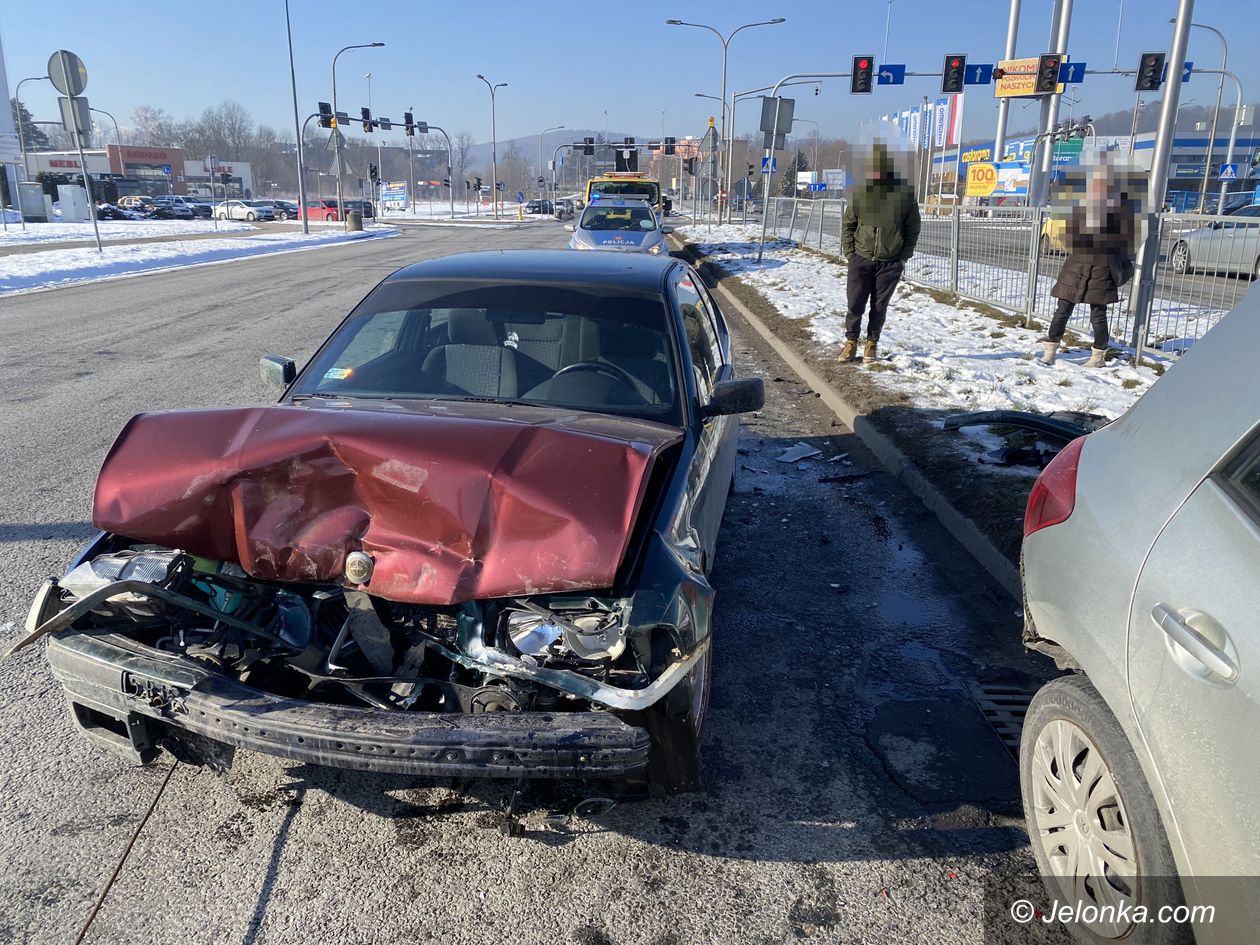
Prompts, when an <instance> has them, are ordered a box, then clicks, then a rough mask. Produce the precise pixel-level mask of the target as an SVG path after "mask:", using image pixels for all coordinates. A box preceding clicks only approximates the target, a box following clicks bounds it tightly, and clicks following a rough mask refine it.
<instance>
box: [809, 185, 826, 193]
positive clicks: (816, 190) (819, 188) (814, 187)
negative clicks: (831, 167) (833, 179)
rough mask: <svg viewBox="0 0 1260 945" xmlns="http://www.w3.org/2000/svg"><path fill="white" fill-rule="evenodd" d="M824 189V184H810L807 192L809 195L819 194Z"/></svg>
mask: <svg viewBox="0 0 1260 945" xmlns="http://www.w3.org/2000/svg"><path fill="white" fill-rule="evenodd" d="M826 189H827V185H826V184H810V185H809V191H810V193H813V194H817V193H821V192H822V191H824V190H826Z"/></svg>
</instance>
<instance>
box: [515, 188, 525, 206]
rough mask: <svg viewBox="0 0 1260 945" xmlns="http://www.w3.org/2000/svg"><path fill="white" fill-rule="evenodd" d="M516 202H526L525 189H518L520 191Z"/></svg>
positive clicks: (517, 193)
mask: <svg viewBox="0 0 1260 945" xmlns="http://www.w3.org/2000/svg"><path fill="white" fill-rule="evenodd" d="M516 202H517V203H524V202H525V191H523V190H518V191H517V192H516Z"/></svg>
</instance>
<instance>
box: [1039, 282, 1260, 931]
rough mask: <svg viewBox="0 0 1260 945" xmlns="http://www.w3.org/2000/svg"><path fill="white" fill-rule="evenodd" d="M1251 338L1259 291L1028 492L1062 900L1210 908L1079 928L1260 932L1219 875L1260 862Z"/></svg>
mask: <svg viewBox="0 0 1260 945" xmlns="http://www.w3.org/2000/svg"><path fill="white" fill-rule="evenodd" d="M1257 346H1260V294H1257V293H1256V292H1255V291H1252V292H1250V293H1249V294H1248V295H1246V296H1245V297H1244V298H1243V300H1242V302H1241V303H1240V304H1239V306H1238V307H1237V309H1235V310H1234V311H1233V312H1232V313H1231V314H1229V315H1226V316H1225V317H1224V318H1223V319H1222V320H1221V321H1220V322H1219V323H1218V324H1217V325H1216V326H1215V327H1213V328H1212V330H1211V331H1210V332H1208V333H1207V334H1206V335H1205V336H1204V337H1203V338H1201V339H1199V340H1198V341H1196V342H1195V343H1194V346H1193V347H1192V348H1190V350H1189V352H1188V353H1187V354H1185V355H1184V356H1183V357H1182V358H1181V359H1180V360H1179V361H1178V362H1177V363H1176V364H1175V365H1173V367H1172V368H1171V369H1170V370H1169V371H1168V372H1167V373H1166V374H1165V375H1164V376H1163V377H1161V378H1160V379H1159V381H1158V382H1156V383H1155V385H1154V386H1152V387H1151V389H1150V390H1149V391H1148V392H1147V393H1145V394H1143V395H1142V397H1141V399H1140V400H1138V401H1137V402H1136V404H1134V406H1132V407H1131V408H1129V410H1128V412H1127V413H1125V414H1124V415H1123V416H1121V417H1120V418H1119V419H1118V420H1116V421H1115V422H1113V423H1111V424H1109V425H1107V426H1104V427H1103V428H1102V429H1100V430H1098V431H1097V432H1095V433H1092V434H1090V435H1089V436H1087V437H1082V438H1081V439H1078V440H1075V441H1073V442H1072V443H1071V444H1069V445H1068V446H1067V448H1066V449H1064V450H1063V451H1062V452H1061V453H1059V454H1058V456H1057V457H1056V458H1055V459H1054V460H1053V461H1051V463H1050V465H1049V466H1047V467H1046V469H1045V470H1044V471H1043V472H1042V473H1041V476H1040V477H1039V478H1038V480H1037V482H1036V484H1035V485H1034V487H1033V490H1032V494H1031V496H1030V497H1029V500H1028V509H1027V513H1026V516H1025V519H1024V545H1023V567H1022V572H1023V584H1024V610H1025V627H1024V641H1025V643H1026V644H1027V645H1028V646H1029V647H1031V648H1033V649H1036V650H1038V651H1041V652H1043V653H1046V654H1047V655H1050V656H1052V657H1054V659H1055V661H1056V662H1057V663H1058V664H1059V666H1060V667H1063V668H1067V669H1071V670H1073V671H1074V672H1073V674H1071V675H1067V676H1063V677H1060V678H1058V679H1055V680H1054V681H1052V682H1050V683H1049V684H1047V685H1046V686H1044V687H1043V688H1042V689H1041V691H1040V692H1038V693H1037V695H1036V697H1035V698H1034V699H1033V700H1032V704H1031V706H1030V707H1029V709H1028V713H1027V716H1026V718H1025V720H1024V725H1023V736H1022V744H1021V748H1020V780H1021V783H1022V789H1023V802H1024V812H1025V815H1026V818H1027V826H1028V834H1029V840H1030V841H1031V843H1032V848H1033V853H1034V855H1035V857H1036V860H1037V866H1038V867H1039V869H1040V872H1041V873H1042V875H1043V876H1044V877H1046V878H1047V886H1048V888H1049V891H1050V893H1051V895H1053V896H1056V897H1057V898H1058V899H1059V900H1060V901H1064V902H1071V903H1073V904H1075V903H1077V901H1078V900H1082V899H1083V900H1084V904H1085V905H1086V906H1095V905H1103V904H1112V905H1114V904H1118V903H1128V904H1129V905H1130V906H1131V907H1132V906H1137V905H1145V906H1147V907H1148V909H1149V910H1150V914H1151V915H1154V914H1155V907H1156V906H1157V905H1158V904H1159V903H1160V902H1161V901H1163V900H1165V899H1167V900H1170V901H1173V902H1176V901H1178V900H1180V898H1181V897H1182V896H1183V895H1184V898H1185V900H1186V902H1188V903H1189V904H1191V905H1192V906H1193V905H1196V904H1210V905H1213V906H1214V907H1215V917H1214V920H1213V921H1212V922H1211V923H1210V924H1209V923H1205V924H1202V925H1199V926H1196V927H1195V929H1194V932H1193V935H1192V934H1191V933H1190V932H1189V931H1188V930H1174V929H1172V928H1171V927H1169V926H1159V925H1155V924H1150V925H1146V926H1143V925H1141V924H1140V923H1133V922H1131V911H1132V910H1131V909H1130V919H1127V920H1125V922H1123V923H1116V924H1112V925H1110V926H1100V927H1092V926H1091V927H1090V932H1091V933H1092V936H1093V937H1090V936H1082V941H1085V940H1088V941H1089V942H1091V943H1100V942H1103V941H1113V940H1115V941H1123V942H1126V943H1134V945H1143V943H1152V942H1159V943H1181V942H1190V941H1191V940H1194V941H1196V942H1198V945H1227V943H1238V942H1246V941H1254V938H1255V926H1254V915H1255V902H1254V890H1255V885H1254V880H1250V881H1249V882H1250V886H1247V885H1245V884H1241V885H1240V884H1236V885H1233V886H1231V885H1228V884H1226V883H1224V882H1222V881H1221V880H1220V879H1219V877H1255V876H1260V821H1257V819H1256V817H1255V802H1254V790H1255V785H1257V784H1260V754H1257V752H1256V751H1254V742H1255V733H1256V732H1257V731H1258V730H1260V609H1258V608H1257V606H1256V588H1257V575H1258V574H1260V400H1257V398H1256V397H1255V396H1254V392H1255V390H1256V375H1255V365H1254V363H1253V361H1252V359H1251V357H1250V356H1249V353H1250V352H1253V351H1255V350H1256V349H1257ZM1248 391H1250V392H1252V394H1251V395H1248V394H1247V393H1246V392H1248ZM1170 444H1172V446H1171V448H1170ZM1248 889H1250V890H1251V892H1250V893H1248V892H1247V890H1248ZM1240 900H1241V901H1240ZM1046 911H1050V910H1046ZM1112 914H1113V915H1115V912H1114V910H1113V912H1112Z"/></svg>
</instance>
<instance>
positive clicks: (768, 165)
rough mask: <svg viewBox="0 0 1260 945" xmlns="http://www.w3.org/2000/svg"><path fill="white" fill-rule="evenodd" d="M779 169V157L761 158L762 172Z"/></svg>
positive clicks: (770, 172) (771, 171) (766, 172)
mask: <svg viewBox="0 0 1260 945" xmlns="http://www.w3.org/2000/svg"><path fill="white" fill-rule="evenodd" d="M778 169H779V159H778V158H773V159H771V158H768V157H763V158H762V159H761V173H763V174H772V173H774V172H776V171H778Z"/></svg>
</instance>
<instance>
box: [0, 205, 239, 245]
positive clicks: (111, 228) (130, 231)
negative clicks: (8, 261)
mask: <svg viewBox="0 0 1260 945" xmlns="http://www.w3.org/2000/svg"><path fill="white" fill-rule="evenodd" d="M12 222H14V223H17V222H19V221H18V219H17V212H16V211H13V221H12ZM97 222H98V223H99V224H100V227H101V240H102V241H104V240H131V239H142V238H145V237H150V236H187V235H189V234H190V233H213V232H214V221H213V220H99V221H97ZM254 229H257V227H255V226H254V225H253V224H251V223H240V222H233V221H228V220H221V221H219V232H220V233H236V232H240V231H242V230H254ZM93 238H94V237H93V235H92V224H91V223H27V224H26V229H25V230H23V229H22V228H21V227H20V226H16V227H14V226H10V228H9V230H8V232H7V233H5V232H0V249H2V248H4V247H5V246H21V245H24V244H27V243H71V242H76V241H80V240H83V241H88V240H92V239H93Z"/></svg>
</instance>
